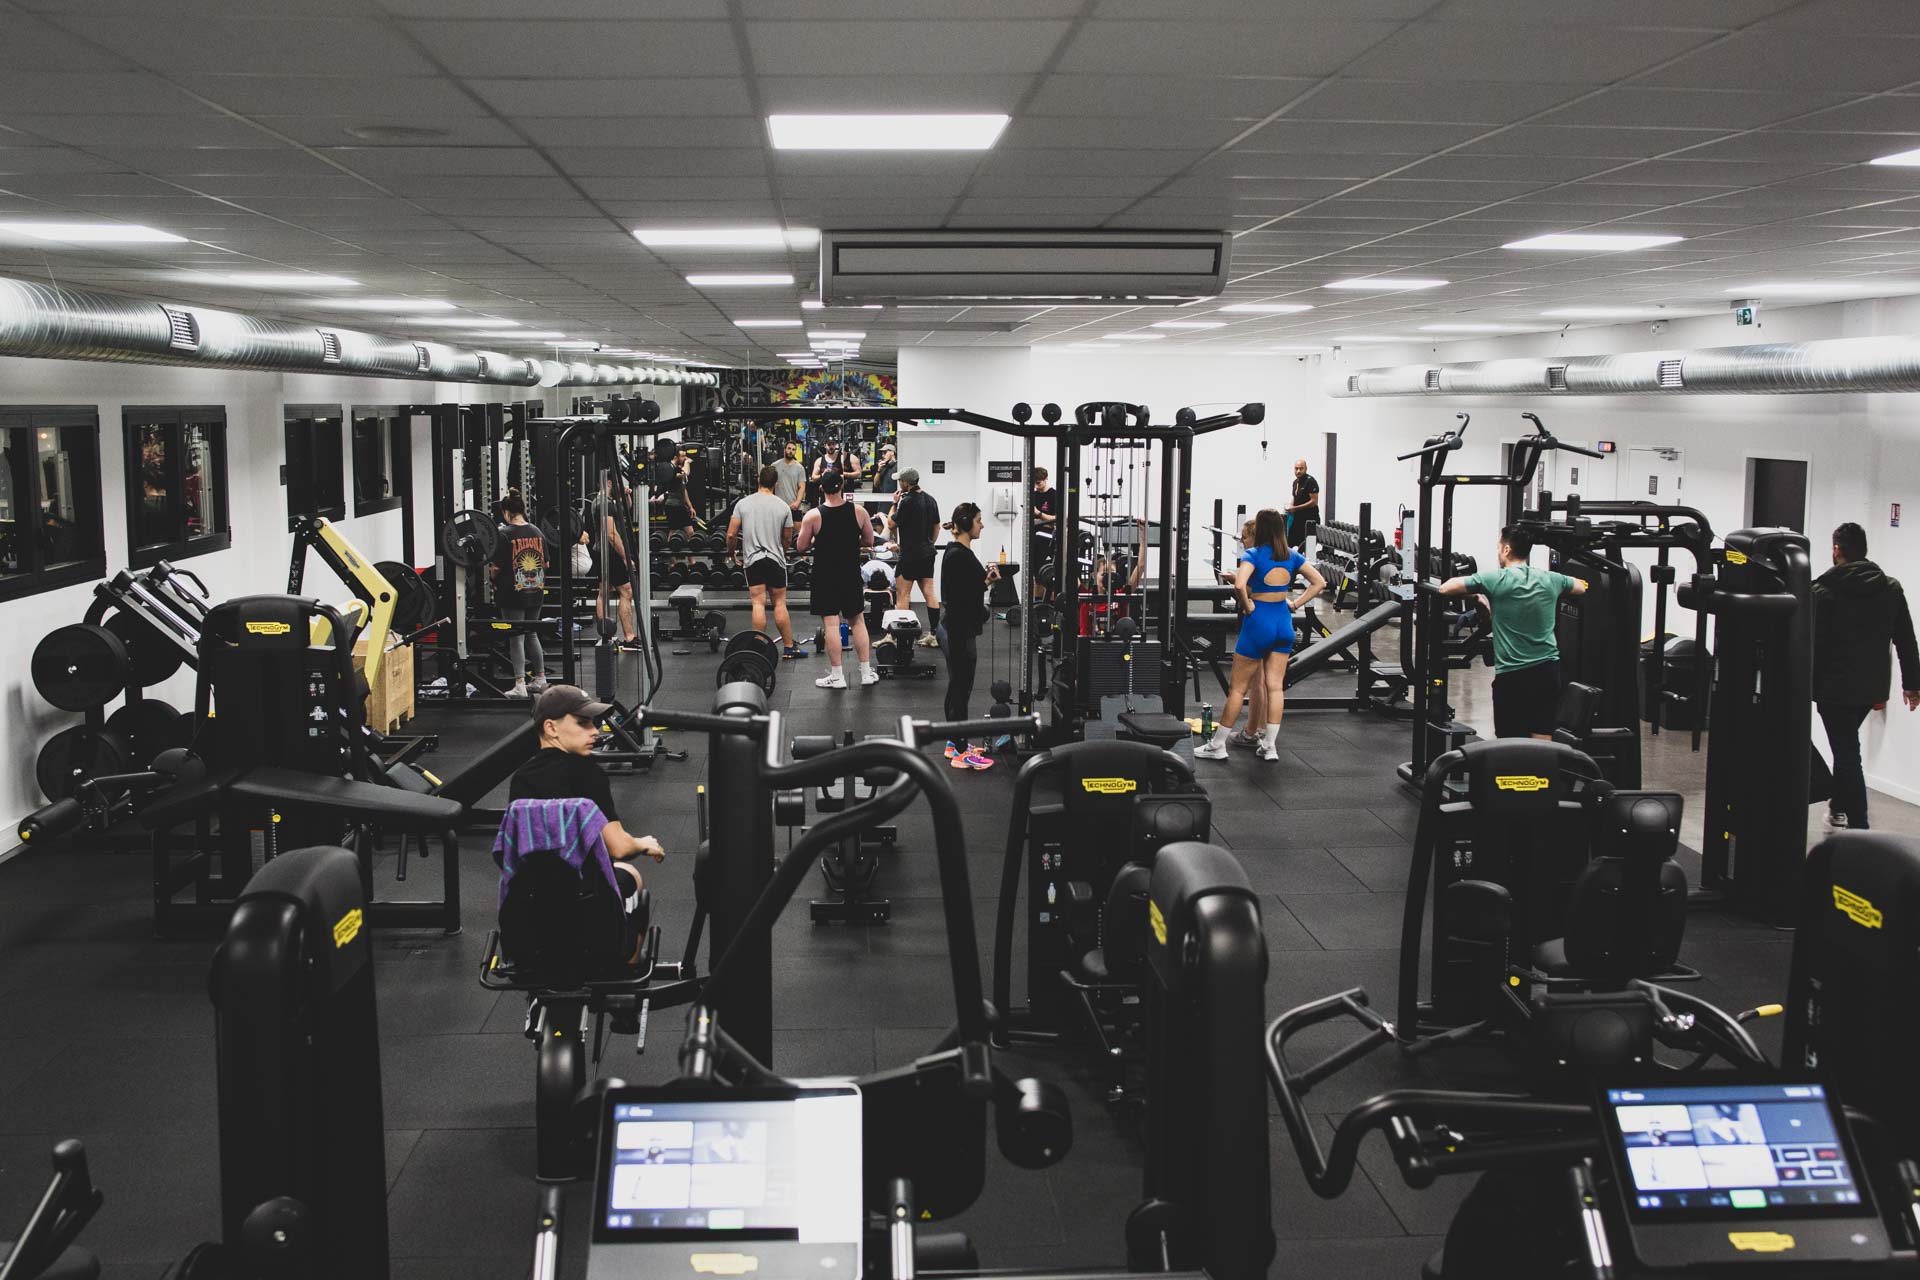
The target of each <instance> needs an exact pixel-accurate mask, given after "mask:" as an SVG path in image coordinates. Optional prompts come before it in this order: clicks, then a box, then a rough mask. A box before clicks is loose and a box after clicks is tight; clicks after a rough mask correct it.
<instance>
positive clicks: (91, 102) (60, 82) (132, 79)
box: [0, 71, 206, 125]
mask: <svg viewBox="0 0 1920 1280" xmlns="http://www.w3.org/2000/svg"><path fill="white" fill-rule="evenodd" d="M205 111H206V107H205V106H203V105H202V104H200V103H198V102H195V101H194V100H193V99H192V98H191V97H189V96H187V95H186V94H184V93H182V92H180V91H179V90H178V89H176V88H174V87H173V86H172V85H170V84H168V83H167V82H166V81H165V80H163V79H161V78H160V77H159V76H153V75H148V74H146V73H145V72H139V71H117V72H106V73H97V74H86V73H80V72H62V71H9V72H8V73H7V75H5V76H4V77H0V113H5V114H3V115H0V121H4V123H6V124H9V125H14V124H16V121H15V120H14V119H13V117H12V114H11V113H13V112H20V113H22V114H32V115H82V116H85V115H96V114H101V113H106V114H111V115H134V114H139V115H176V116H177V115H199V114H201V113H203V112H205Z"/></svg>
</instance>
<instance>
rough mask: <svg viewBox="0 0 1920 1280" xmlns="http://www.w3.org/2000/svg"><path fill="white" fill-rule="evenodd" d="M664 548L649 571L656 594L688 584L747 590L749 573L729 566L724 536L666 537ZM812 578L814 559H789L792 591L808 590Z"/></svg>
mask: <svg viewBox="0 0 1920 1280" xmlns="http://www.w3.org/2000/svg"><path fill="white" fill-rule="evenodd" d="M660 544H664V549H656V550H655V551H654V552H653V554H652V556H651V561H650V563H649V564H648V566H647V571H648V573H649V575H650V577H651V581H652V586H653V589H654V590H655V591H656V592H670V591H672V590H673V589H674V588H675V587H683V586H687V585H689V584H691V585H693V586H696V587H711V588H714V589H716V590H721V591H738V592H741V593H742V594H744V593H745V592H746V590H747V571H746V569H744V568H742V567H741V566H739V565H735V564H731V563H729V560H730V558H731V556H732V553H731V552H729V551H728V550H727V539H726V535H725V534H721V533H705V534H695V535H694V536H692V537H691V538H689V537H688V536H687V535H685V534H683V533H673V534H669V535H667V537H665V538H664V539H661V540H660V541H659V543H657V544H656V546H657V547H658V546H659V545H660ZM812 574H813V556H812V555H811V554H810V553H809V554H806V555H794V554H792V553H788V555H787V582H788V588H789V590H790V591H791V590H793V589H798V590H801V591H804V590H806V588H807V585H808V583H809V581H810V580H811V578H812Z"/></svg>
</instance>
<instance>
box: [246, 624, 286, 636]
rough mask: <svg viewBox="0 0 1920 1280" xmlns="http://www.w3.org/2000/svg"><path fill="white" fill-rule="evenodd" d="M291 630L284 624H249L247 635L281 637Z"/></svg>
mask: <svg viewBox="0 0 1920 1280" xmlns="http://www.w3.org/2000/svg"><path fill="white" fill-rule="evenodd" d="M291 630H293V628H292V627H291V626H289V625H287V624H286V623H284V622H249V623H248V624H247V634H249V635H256V636H283V635H285V634H287V632H289V631H291Z"/></svg>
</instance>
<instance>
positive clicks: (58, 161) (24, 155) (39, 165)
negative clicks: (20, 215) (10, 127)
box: [0, 135, 126, 186]
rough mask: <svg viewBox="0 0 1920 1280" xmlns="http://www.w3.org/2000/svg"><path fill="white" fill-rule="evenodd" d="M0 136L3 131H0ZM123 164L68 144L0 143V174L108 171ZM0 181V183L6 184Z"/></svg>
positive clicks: (1, 184) (6, 183) (119, 167)
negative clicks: (14, 144)
mask: <svg viewBox="0 0 1920 1280" xmlns="http://www.w3.org/2000/svg"><path fill="white" fill-rule="evenodd" d="M0 136H4V135H0ZM125 167H126V166H125V165H123V164H121V163H120V162H119V161H117V160H109V159H107V158H106V157H104V156H96V155H89V154H88V153H86V152H84V151H75V150H74V149H72V148H71V147H0V174H5V175H8V177H11V176H12V175H14V174H33V173H112V172H115V171H117V170H121V169H124V168H125ZM10 185H12V184H11V183H10V182H0V186H10Z"/></svg>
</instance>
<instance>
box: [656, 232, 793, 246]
mask: <svg viewBox="0 0 1920 1280" xmlns="http://www.w3.org/2000/svg"><path fill="white" fill-rule="evenodd" d="M633 238H634V239H636V240H638V241H639V242H640V243H641V244H643V245H646V246H647V247H648V248H649V249H754V248H766V249H784V248H786V247H787V233H786V232H785V231H782V230H781V229H780V228H779V227H706V228H700V227H674V228H659V229H655V230H647V229H644V228H640V229H636V230H635V231H634V233H633Z"/></svg>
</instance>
